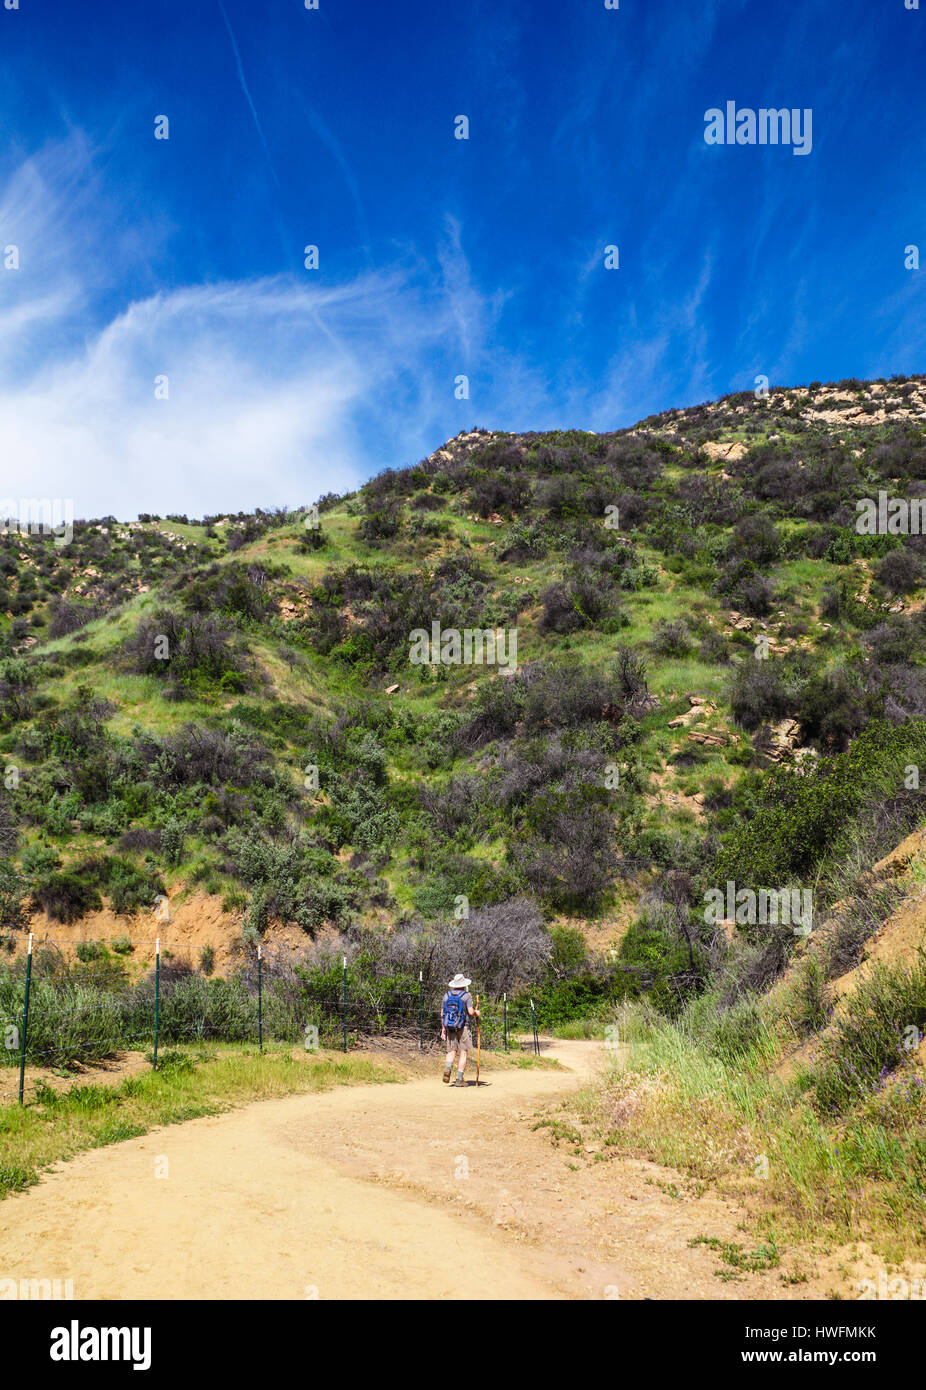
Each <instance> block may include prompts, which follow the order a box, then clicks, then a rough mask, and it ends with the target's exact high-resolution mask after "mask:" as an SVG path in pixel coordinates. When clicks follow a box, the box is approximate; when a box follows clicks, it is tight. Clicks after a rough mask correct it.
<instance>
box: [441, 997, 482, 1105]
mask: <svg viewBox="0 0 926 1390" xmlns="http://www.w3.org/2000/svg"><path fill="white" fill-rule="evenodd" d="M471 983H472V981H471V980H468V979H467V978H466V976H465V975H454V977H453V979H452V980H451V981H450V983H449V985H448V986H447V993H446V994H445V995H444V1002H443V1003H442V1004H441V1009H440V1035H441V1038H442V1039H443V1040H444V1041H445V1042H446V1044H447V1048H448V1052H447V1061H446V1063H445V1065H444V1080H445V1081H450V1073H451V1072H452V1071H453V1059H454V1057H455V1056H456V1055H457V1054H459V1060H458V1062H457V1074H456V1077H455V1079H454V1080H453V1081H452V1082H451V1083H450V1084H451V1085H453V1086H465V1085H466V1082H465V1081H464V1080H463V1073H464V1071H465V1070H466V1054H467V1052H472V1050H473V1038H472V1034H471V1033H470V1031H469V1020H470V1019H471V1018H478V1017H479V1010H478V1009H477V1008H476V1006H475V1005H474V1003H473V996H472V995H471V994H470V992H469V987H470V984H471Z"/></svg>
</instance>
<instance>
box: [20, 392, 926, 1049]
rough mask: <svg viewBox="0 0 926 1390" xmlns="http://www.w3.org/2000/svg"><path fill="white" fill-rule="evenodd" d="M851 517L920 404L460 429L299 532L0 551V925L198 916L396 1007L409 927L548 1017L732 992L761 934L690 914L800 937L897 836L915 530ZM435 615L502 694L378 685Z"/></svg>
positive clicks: (210, 527)
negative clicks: (798, 922)
mask: <svg viewBox="0 0 926 1390" xmlns="http://www.w3.org/2000/svg"><path fill="white" fill-rule="evenodd" d="M879 490H884V491H886V492H887V493H888V494H889V495H890V496H891V497H906V498H910V499H913V498H916V497H919V496H926V379H924V378H920V377H917V378H896V379H892V380H891V381H887V382H885V381H881V382H875V383H864V382H859V381H846V382H840V383H837V384H830V385H820V384H819V383H814V384H812V385H811V386H810V387H808V388H799V389H791V390H784V389H781V390H773V391H772V392H771V393H770V394H769V395H768V396H767V397H766V398H764V399H760V398H756V397H755V396H754V395H753V394H752V393H741V394H739V395H736V396H730V397H727V398H725V399H723V400H721V401H718V402H716V403H711V404H705V405H702V406H698V407H696V408H693V409H687V410H671V411H667V412H666V413H665V414H663V415H659V416H654V417H651V418H649V419H647V420H644V421H643V422H641V423H640V424H639V425H637V426H635V427H634V428H632V429H628V430H621V431H617V432H614V433H608V434H590V433H586V432H584V431H580V430H568V431H562V432H559V431H557V432H553V433H546V434H534V433H532V434H499V433H493V432H489V431H485V430H474V431H472V432H471V433H469V434H464V435H461V436H459V437H457V438H456V439H453V440H450V441H449V442H448V443H447V444H446V445H445V446H444V447H443V448H441V449H439V450H437V452H436V453H435V454H433V455H432V456H431V457H430V458H428V459H424V460H422V461H421V462H420V463H418V464H416V465H414V466H410V467H408V468H405V469H401V470H398V471H392V470H389V471H386V472H383V473H381V474H379V475H378V476H376V477H374V478H373V479H372V480H371V481H370V482H369V483H367V484H366V485H365V486H364V487H363V488H362V489H361V490H360V491H359V492H357V493H354V494H351V495H348V496H343V497H340V496H336V495H333V494H330V495H328V496H326V497H323V498H321V499H319V501H318V524H317V526H315V525H313V524H312V515H311V513H309V512H308V509H307V507H301V508H299V509H294V510H290V511H287V510H285V509H276V510H273V509H271V510H268V511H259V512H257V513H255V514H253V515H247V516H245V515H238V516H234V515H218V514H217V515H215V516H212V517H206V518H204V519H202V520H201V521H195V520H189V519H188V518H186V517H169V518H165V519H160V518H149V517H142V518H140V519H139V520H138V521H136V522H132V523H126V522H120V521H116V520H115V519H114V518H112V517H107V518H102V519H97V520H93V521H86V522H79V523H77V524H76V525H75V528H74V535H73V539H72V541H71V543H70V544H68V545H57V544H56V543H55V540H54V538H53V537H51V536H21V535H18V534H7V535H5V536H4V537H3V538H2V542H0V615H5V616H0V642H2V653H3V655H2V662H0V751H2V755H3V759H4V767H5V783H6V790H5V794H4V796H3V797H2V799H0V818H2V819H0V853H2V854H3V855H4V856H5V859H4V860H3V869H2V888H0V892H2V911H3V923H4V927H5V929H6V931H7V935H8V937H9V938H10V939H12V938H13V937H17V936H18V935H19V934H20V933H21V931H22V928H23V927H24V925H25V924H26V922H27V920H28V919H29V916H30V914H31V913H33V912H42V913H44V914H45V915H46V917H47V918H49V919H51V921H53V922H54V921H60V922H65V923H68V922H70V923H73V922H75V921H79V920H80V919H81V918H82V916H83V915H84V914H87V913H91V912H93V911H95V910H98V909H99V908H100V907H101V905H102V904H103V903H105V904H106V905H107V906H109V907H111V908H112V909H113V910H114V911H115V912H117V913H119V914H123V915H126V919H127V923H128V921H129V917H130V915H131V914H132V913H138V912H142V913H144V912H148V911H149V910H150V908H151V905H152V903H153V902H154V901H155V899H156V897H157V895H158V894H161V893H164V894H166V895H167V896H168V897H169V898H170V897H171V896H172V895H174V894H177V893H189V892H190V891H193V890H195V889H199V890H202V891H204V892H206V893H208V894H211V895H217V896H219V897H220V898H221V899H222V902H223V905H224V907H225V909H226V911H227V912H228V913H231V914H234V917H235V920H236V921H237V922H238V926H239V927H240V932H241V934H242V937H243V939H244V940H245V941H251V942H255V941H257V940H259V939H260V938H261V936H262V935H263V934H264V933H266V932H268V931H272V930H273V927H274V924H278V923H285V924H290V925H295V926H297V927H298V928H299V929H301V930H302V931H304V933H305V934H306V940H307V941H308V940H310V939H311V938H312V937H313V936H315V935H316V934H317V933H318V932H319V931H321V930H327V929H329V928H333V929H336V930H338V931H340V932H342V933H344V934H346V935H347V936H349V937H350V938H351V940H352V941H353V942H354V946H355V948H357V949H361V948H362V949H366V950H368V951H369V952H371V953H372V955H373V956H375V957H376V958H377V959H384V958H388V962H389V964H388V968H389V970H390V971H392V972H394V973H396V974H397V975H398V976H402V977H403V978H405V977H407V978H408V979H417V969H418V967H417V966H415V967H414V969H412V967H413V964H414V962H413V961H412V959H411V955H412V954H413V953H412V952H411V949H410V947H409V946H408V943H409V941H411V940H412V939H413V938H414V933H415V932H416V931H420V929H421V926H422V924H423V926H424V927H426V928H427V929H428V930H431V929H433V928H434V925H435V924H438V923H440V922H442V921H447V922H450V923H456V924H457V928H458V929H459V930H460V931H462V932H464V937H463V939H467V938H466V936H465V933H466V932H469V933H470V937H471V938H472V942H474V943H475V941H476V940H477V938H478V939H479V940H480V941H483V942H484V939H488V937H489V936H491V938H492V940H493V942H494V943H495V944H494V945H493V946H492V947H491V949H490V948H489V947H488V946H485V945H484V944H483V946H482V947H480V949H481V950H482V951H483V956H482V957H479V959H480V960H482V961H483V964H484V967H485V969H484V973H485V976H486V978H485V979H484V980H483V984H484V986H485V987H486V988H487V989H489V990H492V989H497V988H505V987H512V986H517V985H525V986H526V985H533V986H534V987H535V988H536V989H537V990H538V991H539V992H540V994H541V996H542V998H543V1001H544V1005H543V1006H544V1008H545V1010H546V1016H547V1018H548V1020H549V1021H552V1022H556V1021H564V1020H566V1019H568V1018H569V1017H586V1016H588V1015H589V1012H590V1011H591V1012H594V1011H595V1010H596V1009H599V1008H600V1007H603V1006H605V1005H607V1004H609V1003H612V1002H614V1001H615V1000H619V999H623V998H626V997H628V996H637V995H641V994H645V995H647V996H648V997H649V998H650V1000H651V1002H653V1003H654V1004H655V1005H656V1007H657V1008H659V1009H660V1010H663V1011H666V1012H669V1013H670V1014H673V1013H676V1012H677V1011H678V1010H679V1009H680V1008H681V1007H682V1006H683V1005H684V1002H685V1001H686V999H687V998H689V997H690V996H691V995H693V994H698V993H701V992H703V991H704V990H705V989H706V988H708V987H709V986H710V985H712V984H716V983H717V980H718V979H719V978H721V977H722V979H723V982H724V986H723V987H724V990H725V991H726V996H727V997H728V999H730V1000H733V999H735V998H737V997H739V995H740V994H742V993H743V992H744V991H748V990H750V989H754V988H757V987H763V986H765V985H766V984H768V983H770V982H771V981H772V980H774V979H775V978H777V977H778V976H779V975H780V974H781V972H782V971H783V969H784V968H785V966H786V964H787V961H788V959H789V958H790V955H791V953H792V950H793V948H794V946H795V943H796V937H795V934H794V932H793V931H791V930H790V929H787V928H786V929H784V930H783V931H772V932H770V933H769V932H765V931H763V932H761V933H750V932H749V930H748V929H747V930H745V931H743V932H738V933H736V934H735V935H734V937H733V938H732V939H728V937H729V933H724V932H719V931H718V930H717V928H716V927H711V926H708V925H706V924H705V923H704V921H703V902H704V894H705V892H706V891H707V890H708V889H710V888H711V887H714V886H716V885H718V884H719V885H721V886H722V885H723V884H724V883H725V882H726V881H727V880H734V881H735V882H736V885H737V888H739V887H741V886H742V887H747V888H756V889H758V888H759V887H762V886H765V887H780V886H782V885H789V886H794V887H799V886H803V887H812V888H813V891H814V893H815V895H816V900H815V911H816V912H817V913H819V912H820V911H825V910H826V908H827V906H828V904H829V903H831V902H833V901H835V900H836V897H838V896H841V895H843V894H844V893H845V891H846V874H847V872H848V868H847V865H849V863H850V861H851V862H853V863H854V862H855V861H856V860H858V844H859V843H860V837H861V842H863V843H864V846H865V849H864V855H865V856H866V857H867V862H868V863H871V862H874V859H876V858H877V857H878V856H879V854H880V853H883V852H884V851H885V850H886V849H888V848H890V847H891V846H892V845H893V844H895V843H896V842H897V841H898V840H899V839H900V838H902V836H903V835H904V834H906V833H907V832H908V830H909V829H911V828H912V827H913V826H914V825H915V824H917V823H918V822H919V819H920V818H921V816H922V805H921V795H920V792H919V790H918V788H917V787H915V786H908V785H907V783H908V782H909V781H910V778H909V776H907V775H906V772H905V769H907V768H908V766H909V765H911V764H912V765H918V763H919V752H920V749H921V748H922V747H923V745H924V728H926V725H924V723H923V715H924V714H926V681H924V664H923V663H924V656H926V619H924V617H923V609H922V599H923V592H924V577H926V571H924V556H926V539H924V537H922V536H916V535H913V536H904V535H898V536H894V535H889V534H888V535H883V534H882V535H871V536H869V535H860V534H858V532H857V530H856V519H857V515H858V513H857V510H856V502H857V501H859V500H861V499H865V498H873V499H877V497H878V493H879ZM435 623H437V624H439V625H440V629H441V631H442V632H446V631H447V630H448V629H452V630H457V631H459V632H461V633H464V632H465V631H466V630H467V629H469V630H472V631H476V632H482V633H485V632H487V631H490V630H491V631H492V632H495V631H496V630H498V631H499V632H500V633H508V634H510V633H511V632H512V631H513V630H516V634H517V636H516V642H517V648H516V656H517V665H516V669H515V667H514V663H513V662H511V661H509V662H508V665H507V667H506V666H504V665H503V664H501V662H496V664H494V665H493V664H485V663H483V664H465V663H463V662H461V663H460V664H446V663H438V664H432V665H425V664H413V663H412V662H411V661H410V650H411V642H412V634H413V633H414V632H415V630H417V629H424V630H425V632H427V633H430V632H431V631H432V626H433V625H434V624H435ZM500 651H501V649H500ZM509 655H510V653H509ZM811 763H812V764H813V769H812V771H811V770H809V767H810V764H811ZM316 784H317V785H316ZM853 855H854V856H855V860H853V858H852V856H853ZM860 867H861V868H863V867H864V865H863V864H861V865H860V864H856V869H858V868H860ZM467 912H468V915H467ZM127 931H130V927H129V926H127ZM480 933H481V934H482V935H481V936H480V935H479V934H480ZM397 942H398V943H400V944H396V943H397ZM358 943H359V945H358ZM390 943H392V944H390ZM402 943H404V944H402ZM473 949H474V950H475V949H476V947H475V945H474V946H473ZM403 951H404V952H405V954H404V955H403ZM384 952H385V953H386V955H385V957H383V953H384ZM390 952H391V953H392V954H391V955H390V954H389V953H390ZM477 956H478V952H477ZM496 956H499V957H502V956H503V957H504V960H505V966H504V968H503V967H502V965H501V964H500V961H499V960H496ZM493 962H494V964H493ZM377 968H379V967H377ZM403 972H404V973H403ZM503 979H504V981H505V982H507V983H506V984H503V983H502V981H503Z"/></svg>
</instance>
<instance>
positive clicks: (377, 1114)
mask: <svg viewBox="0 0 926 1390" xmlns="http://www.w3.org/2000/svg"><path fill="white" fill-rule="evenodd" d="M549 1055H552V1056H555V1057H557V1058H558V1059H559V1060H560V1061H561V1063H562V1064H563V1068H564V1070H553V1069H551V1070H539V1069H524V1070H519V1069H516V1068H506V1069H504V1070H501V1069H496V1070H493V1069H492V1066H491V1063H490V1064H489V1066H488V1067H487V1068H484V1071H483V1077H484V1081H485V1083H486V1084H484V1085H482V1086H480V1087H479V1089H478V1091H477V1090H476V1089H475V1087H473V1086H470V1087H469V1088H468V1089H467V1090H465V1091H459V1090H454V1089H452V1088H449V1087H447V1086H443V1085H442V1084H441V1083H440V1081H439V1079H438V1075H437V1073H436V1074H435V1076H434V1077H433V1078H430V1077H429V1078H428V1079H426V1080H416V1081H411V1082H408V1083H406V1084H400V1085H379V1086H364V1087H344V1088H342V1089H338V1090H333V1091H330V1092H328V1093H326V1094H323V1095H301V1096H290V1097H287V1098H286V1099H284V1100H276V1101H266V1102H263V1103H260V1104H255V1105H251V1106H248V1107H246V1108H244V1109H241V1110H235V1111H232V1112H230V1113H228V1114H225V1115H221V1116H217V1117H214V1118H207V1119H199V1120H193V1121H190V1122H188V1123H186V1124H182V1125H174V1126H169V1127H166V1128H163V1129H160V1130H156V1131H153V1132H152V1133H150V1134H148V1135H145V1136H144V1137H142V1138H139V1139H132V1140H129V1141H127V1142H125V1143H121V1144H118V1145H114V1146H110V1147H107V1148H103V1149H97V1150H94V1151H91V1152H88V1153H85V1154H82V1155H80V1156H79V1157H77V1158H75V1159H73V1160H71V1161H70V1162H68V1163H66V1164H63V1165H61V1166H60V1167H59V1168H58V1169H57V1170H56V1171H54V1172H52V1173H51V1174H50V1175H49V1176H47V1177H46V1178H45V1179H44V1180H43V1181H42V1182H41V1184H40V1185H39V1186H38V1187H35V1188H33V1189H31V1190H30V1191H28V1192H25V1193H23V1194H19V1195H16V1196H13V1197H10V1198H8V1199H7V1200H6V1201H5V1202H4V1203H3V1204H2V1208H0V1226H2V1232H0V1277H2V1278H14V1279H21V1278H28V1277H37V1278H49V1279H55V1278H58V1279H62V1280H64V1279H72V1280H73V1283H74V1296H75V1298H77V1299H82V1298H103V1299H119V1298H141V1299H146V1298H153V1299H162V1298H166V1299H186V1298H189V1299H207V1298H255V1299H260V1298H274V1299H305V1298H314V1297H318V1298H322V1299H337V1298H342V1299H343V1298H351V1299H371V1298H373V1299H412V1298H424V1299H442V1298H450V1297H454V1296H459V1295H463V1296H466V1297H469V1298H492V1299H565V1298H569V1299H575V1298H579V1299H581V1298H590V1299H604V1298H617V1297H619V1298H621V1299H634V1298H646V1297H650V1298H686V1297H688V1298H691V1297H695V1298H749V1297H753V1298H755V1297H769V1296H771V1297H776V1298H781V1297H801V1296H803V1297H807V1296H813V1293H814V1292H816V1293H817V1294H819V1293H820V1292H821V1290H820V1289H816V1290H814V1288H813V1286H805V1287H803V1288H802V1289H801V1291H800V1293H797V1292H791V1291H789V1290H785V1289H782V1287H781V1286H780V1285H779V1286H778V1287H770V1286H769V1283H768V1282H767V1279H768V1276H765V1281H763V1279H762V1278H760V1277H759V1276H749V1277H748V1278H747V1280H746V1281H745V1282H743V1283H735V1284H732V1285H731V1284H725V1283H723V1282H720V1281H719V1280H718V1279H717V1277H716V1275H715V1273H714V1271H715V1269H716V1267H717V1259H716V1256H715V1255H714V1254H712V1253H711V1252H710V1251H708V1250H705V1249H704V1248H703V1247H701V1248H697V1249H690V1248H689V1246H688V1241H689V1239H690V1238H691V1237H692V1236H697V1235H701V1234H706V1235H711V1236H717V1237H720V1238H722V1239H733V1238H738V1239H740V1240H742V1239H743V1236H742V1233H741V1232H739V1231H737V1220H738V1217H739V1213H737V1212H736V1210H735V1209H734V1208H733V1207H732V1206H730V1205H729V1204H727V1203H725V1202H722V1201H720V1200H718V1199H716V1198H712V1197H710V1196H705V1197H702V1198H699V1199H697V1200H694V1199H693V1200H690V1201H685V1202H682V1201H679V1200H678V1199H677V1197H676V1196H673V1195H667V1193H666V1192H665V1191H664V1190H662V1188H660V1186H658V1185H657V1184H658V1182H659V1180H660V1178H661V1177H662V1176H665V1175H663V1174H662V1172H661V1170H658V1169H656V1168H654V1167H653V1166H652V1165H650V1164H644V1163H635V1162H628V1161H612V1162H607V1163H592V1164H589V1163H580V1164H575V1163H574V1162H571V1161H570V1155H569V1151H568V1149H566V1150H565V1151H564V1150H562V1149H556V1148H554V1147H553V1146H552V1145H551V1142H550V1139H549V1132H548V1131H547V1130H545V1129H534V1128H532V1124H531V1121H532V1120H533V1118H534V1117H535V1116H536V1115H537V1113H538V1111H542V1110H543V1109H544V1106H545V1105H550V1106H551V1113H553V1114H555V1104H556V1101H557V1100H558V1098H559V1097H561V1096H562V1095H564V1094H566V1093H568V1092H569V1091H570V1090H572V1089H574V1088H575V1087H576V1086H577V1085H578V1084H579V1083H580V1082H581V1080H582V1079H584V1078H586V1077H587V1076H588V1075H589V1074H590V1073H591V1072H592V1071H593V1070H594V1068H595V1067H596V1066H597V1065H598V1064H599V1061H600V1049H599V1047H598V1045H597V1044H595V1043H583V1042H559V1043H556V1044H554V1045H553V1046H552V1048H551V1049H550V1054H549ZM437 1065H438V1067H439V1063H438V1064H437ZM158 1174H162V1176H159V1175H158ZM668 1176H670V1177H671V1176H672V1175H668ZM448 1268H449V1269H450V1270H452V1271H453V1273H452V1274H451V1275H450V1276H448V1272H447V1271H448Z"/></svg>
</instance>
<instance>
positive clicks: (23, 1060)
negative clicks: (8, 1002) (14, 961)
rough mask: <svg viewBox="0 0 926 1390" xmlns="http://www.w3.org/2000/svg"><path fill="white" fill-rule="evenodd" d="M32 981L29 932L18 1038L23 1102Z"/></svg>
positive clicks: (20, 1099)
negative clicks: (20, 1025)
mask: <svg viewBox="0 0 926 1390" xmlns="http://www.w3.org/2000/svg"><path fill="white" fill-rule="evenodd" d="M31 983H32V932H30V933H29V952H28V955H27V956H26V997H25V999H24V1001H23V1026H22V1031H21V1033H20V1038H19V1103H20V1105H22V1103H23V1086H24V1084H25V1080H26V1030H27V1029H28V1027H29V986H30V984H31Z"/></svg>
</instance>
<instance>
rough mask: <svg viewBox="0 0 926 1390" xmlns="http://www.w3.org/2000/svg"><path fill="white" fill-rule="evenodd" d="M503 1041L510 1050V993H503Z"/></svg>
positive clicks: (506, 1049)
mask: <svg viewBox="0 0 926 1390" xmlns="http://www.w3.org/2000/svg"><path fill="white" fill-rule="evenodd" d="M502 1043H503V1045H504V1048H505V1051H506V1052H507V1051H508V995H507V994H503V995H502Z"/></svg>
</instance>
